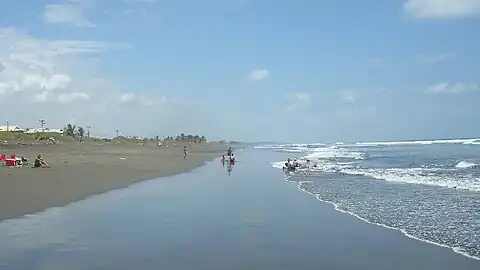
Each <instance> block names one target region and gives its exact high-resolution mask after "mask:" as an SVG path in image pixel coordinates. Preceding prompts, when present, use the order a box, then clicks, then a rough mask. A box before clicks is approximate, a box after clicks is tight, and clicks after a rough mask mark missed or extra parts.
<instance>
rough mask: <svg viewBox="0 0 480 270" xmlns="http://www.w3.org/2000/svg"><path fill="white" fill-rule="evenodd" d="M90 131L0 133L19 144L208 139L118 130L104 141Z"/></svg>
mask: <svg viewBox="0 0 480 270" xmlns="http://www.w3.org/2000/svg"><path fill="white" fill-rule="evenodd" d="M87 128H88V131H87V130H86V129H85V128H84V127H81V126H76V125H73V124H67V125H66V126H65V127H64V128H63V134H59V133H55V132H48V131H45V132H37V133H23V132H0V141H17V142H28V141H41V140H48V139H50V138H53V139H55V140H57V141H74V140H77V141H80V142H82V141H85V140H88V141H94V142H107V143H109V142H113V143H122V144H128V143H140V142H147V141H153V142H160V141H163V142H190V143H206V142H207V138H206V137H205V136H200V135H198V134H197V135H192V134H185V133H181V134H179V135H177V136H167V137H165V138H163V139H162V138H160V137H159V136H155V137H153V138H146V137H145V138H143V139H141V138H139V137H138V136H132V137H125V136H119V135H118V133H119V132H120V130H118V129H117V130H116V133H117V136H116V137H115V138H112V139H103V138H93V137H92V138H90V134H89V132H90V127H87Z"/></svg>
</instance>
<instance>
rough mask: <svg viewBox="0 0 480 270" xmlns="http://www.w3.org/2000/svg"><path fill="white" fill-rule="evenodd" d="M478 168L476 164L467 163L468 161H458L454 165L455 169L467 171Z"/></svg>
mask: <svg viewBox="0 0 480 270" xmlns="http://www.w3.org/2000/svg"><path fill="white" fill-rule="evenodd" d="M476 166H478V164H475V163H472V162H468V161H460V162H459V163H458V164H457V165H455V168H458V169H468V168H473V167H476Z"/></svg>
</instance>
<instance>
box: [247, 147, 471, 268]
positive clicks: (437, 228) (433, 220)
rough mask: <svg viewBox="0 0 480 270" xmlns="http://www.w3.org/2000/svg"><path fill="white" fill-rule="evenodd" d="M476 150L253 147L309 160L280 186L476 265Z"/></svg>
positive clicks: (282, 162)
mask: <svg viewBox="0 0 480 270" xmlns="http://www.w3.org/2000/svg"><path fill="white" fill-rule="evenodd" d="M479 144H480V143H479V140H477V139H465V140H430V141H403V142H368V143H334V144H283V145H258V146H256V147H255V148H257V149H265V150H269V151H275V152H283V153H287V155H286V156H284V157H287V156H288V157H290V158H294V157H296V158H301V157H303V158H308V159H311V160H314V161H316V162H317V166H316V167H313V168H309V169H305V170H299V171H298V172H297V173H295V174H291V175H290V176H288V179H287V180H289V181H293V182H296V183H298V185H299V187H300V188H301V189H302V190H304V191H306V192H309V193H311V194H314V195H315V196H317V198H318V199H320V200H322V201H325V202H329V203H332V204H334V205H335V207H336V209H338V210H340V211H343V212H347V213H350V214H352V215H354V216H356V217H358V218H361V219H362V220H364V221H366V222H369V223H373V224H377V225H381V226H385V227H389V228H393V229H397V230H400V231H402V232H403V233H404V234H406V235H407V236H409V237H412V238H416V239H419V240H422V241H426V242H430V243H433V244H437V245H441V246H445V247H450V248H452V249H453V250H454V251H455V252H458V253H461V254H463V255H465V256H469V257H471V258H476V259H480V145H479ZM284 163H285V160H281V161H275V162H272V166H273V167H276V168H282V166H283V164H284Z"/></svg>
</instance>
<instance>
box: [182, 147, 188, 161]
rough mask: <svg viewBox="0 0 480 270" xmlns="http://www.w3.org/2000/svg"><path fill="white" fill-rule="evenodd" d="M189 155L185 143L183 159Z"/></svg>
mask: <svg viewBox="0 0 480 270" xmlns="http://www.w3.org/2000/svg"><path fill="white" fill-rule="evenodd" d="M187 156H188V152H187V146H186V145H185V146H184V147H183V159H186V158H187Z"/></svg>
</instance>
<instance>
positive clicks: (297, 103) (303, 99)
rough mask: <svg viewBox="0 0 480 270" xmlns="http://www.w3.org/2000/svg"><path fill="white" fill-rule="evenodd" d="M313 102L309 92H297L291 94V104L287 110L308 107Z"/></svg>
mask: <svg viewBox="0 0 480 270" xmlns="http://www.w3.org/2000/svg"><path fill="white" fill-rule="evenodd" d="M311 103H312V96H311V95H310V94H308V93H295V94H293V95H292V96H290V105H288V106H287V110H295V109H301V108H308V107H310V105H311Z"/></svg>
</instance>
